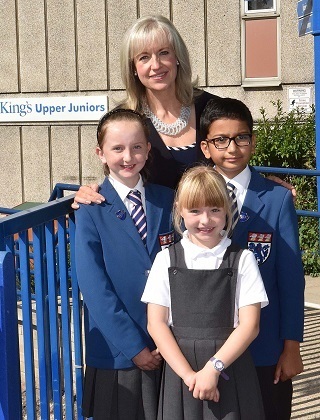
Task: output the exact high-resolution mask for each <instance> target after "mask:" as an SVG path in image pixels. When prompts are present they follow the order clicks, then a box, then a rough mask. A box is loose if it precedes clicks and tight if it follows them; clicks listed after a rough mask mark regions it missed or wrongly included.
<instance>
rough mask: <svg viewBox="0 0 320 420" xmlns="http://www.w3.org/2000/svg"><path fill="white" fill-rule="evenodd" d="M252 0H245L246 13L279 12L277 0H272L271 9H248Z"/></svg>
mask: <svg viewBox="0 0 320 420" xmlns="http://www.w3.org/2000/svg"><path fill="white" fill-rule="evenodd" d="M250 2H251V1H250V0H244V13H245V14H247V15H249V14H256V13H276V12H277V0H272V2H273V7H272V8H271V9H256V10H248V5H249V3H250Z"/></svg>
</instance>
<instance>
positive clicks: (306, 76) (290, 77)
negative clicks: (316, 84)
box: [280, 1, 314, 83]
mask: <svg viewBox="0 0 320 420" xmlns="http://www.w3.org/2000/svg"><path fill="white" fill-rule="evenodd" d="M280 17H281V80H282V82H283V83H308V82H310V81H311V80H313V74H314V62H313V35H312V34H308V35H305V36H302V37H299V35H298V18H297V3H296V2H290V1H288V2H285V1H281V10H280ZM302 63H303V65H302Z"/></svg>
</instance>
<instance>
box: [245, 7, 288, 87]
mask: <svg viewBox="0 0 320 420" xmlns="http://www.w3.org/2000/svg"><path fill="white" fill-rule="evenodd" d="M240 2H241V86H242V87H243V88H249V87H264V86H270V87H272V86H275V87H276V86H280V85H281V63H280V59H281V44H280V29H281V27H280V14H279V12H278V10H279V7H280V4H279V2H280V0H273V2H274V6H275V10H273V9H272V10H271V9H259V10H256V11H254V10H249V11H246V9H247V3H248V1H247V0H240ZM258 19H261V20H264V19H276V20H277V76H275V77H246V33H245V31H246V21H248V20H258Z"/></svg>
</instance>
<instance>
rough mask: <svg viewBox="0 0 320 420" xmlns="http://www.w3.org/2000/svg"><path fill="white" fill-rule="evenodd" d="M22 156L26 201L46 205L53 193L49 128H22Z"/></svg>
mask: <svg viewBox="0 0 320 420" xmlns="http://www.w3.org/2000/svg"><path fill="white" fill-rule="evenodd" d="M22 156H23V183H24V198H25V201H35V202H40V203H42V202H43V203H45V202H46V201H48V199H49V197H50V194H51V191H52V185H51V182H50V179H51V169H50V159H49V156H50V150H49V129H48V127H43V126H41V127H35V126H28V127H23V128H22Z"/></svg>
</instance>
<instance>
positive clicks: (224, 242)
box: [181, 230, 231, 261]
mask: <svg viewBox="0 0 320 420" xmlns="http://www.w3.org/2000/svg"><path fill="white" fill-rule="evenodd" d="M181 243H182V245H183V249H184V251H185V257H186V260H188V261H189V260H195V259H197V258H198V257H200V256H201V255H205V254H206V255H208V254H210V255H213V256H215V257H218V258H219V257H220V258H222V257H223V255H224V252H225V250H226V248H227V247H228V246H229V245H230V244H231V239H229V238H227V237H226V236H224V237H223V238H222V239H221V241H220V242H219V243H218V245H216V246H215V247H213V248H202V247H201V246H199V245H196V244H194V243H192V242H191V241H190V239H189V238H188V231H187V230H185V231H184V232H183V237H182V240H181Z"/></svg>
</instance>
